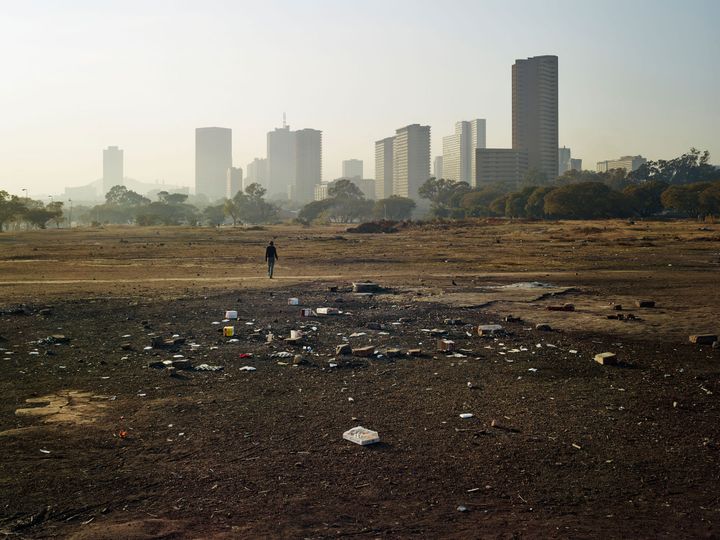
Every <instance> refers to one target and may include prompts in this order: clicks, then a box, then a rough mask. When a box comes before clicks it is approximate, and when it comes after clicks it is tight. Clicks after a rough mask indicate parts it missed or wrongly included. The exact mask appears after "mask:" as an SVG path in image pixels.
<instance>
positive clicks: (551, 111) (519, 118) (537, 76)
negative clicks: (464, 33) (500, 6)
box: [512, 56, 558, 180]
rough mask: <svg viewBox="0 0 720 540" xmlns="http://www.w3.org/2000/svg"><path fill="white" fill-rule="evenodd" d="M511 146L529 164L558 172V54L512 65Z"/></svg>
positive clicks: (549, 174) (550, 172) (552, 175)
mask: <svg viewBox="0 0 720 540" xmlns="http://www.w3.org/2000/svg"><path fill="white" fill-rule="evenodd" d="M512 146H513V149H515V150H523V151H525V152H527V159H528V167H529V168H537V169H538V170H540V171H541V172H543V173H545V175H546V176H547V178H548V180H553V179H554V178H555V177H556V176H557V173H558V57H557V56H534V57H532V58H528V59H526V60H516V61H515V64H514V65H513V67H512Z"/></svg>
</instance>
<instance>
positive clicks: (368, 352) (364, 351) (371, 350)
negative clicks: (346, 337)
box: [352, 345, 375, 356]
mask: <svg viewBox="0 0 720 540" xmlns="http://www.w3.org/2000/svg"><path fill="white" fill-rule="evenodd" d="M352 353H353V356H372V355H373V354H375V347H374V346H373V345H368V346H367V347H354V348H353V350H352Z"/></svg>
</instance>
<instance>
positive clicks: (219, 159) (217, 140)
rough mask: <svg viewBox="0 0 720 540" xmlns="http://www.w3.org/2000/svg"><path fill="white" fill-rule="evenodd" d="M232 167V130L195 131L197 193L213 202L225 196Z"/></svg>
mask: <svg viewBox="0 0 720 540" xmlns="http://www.w3.org/2000/svg"><path fill="white" fill-rule="evenodd" d="M230 167H232V130H231V129H228V128H221V127H205V128H196V129H195V193H196V194H203V195H207V197H208V198H209V199H210V200H211V201H212V200H216V199H220V198H222V197H224V196H225V193H226V186H227V170H228V169H229V168H230Z"/></svg>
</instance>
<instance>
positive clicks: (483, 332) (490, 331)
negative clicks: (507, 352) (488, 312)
mask: <svg viewBox="0 0 720 540" xmlns="http://www.w3.org/2000/svg"><path fill="white" fill-rule="evenodd" d="M502 331H503V327H502V326H500V325H499V324H481V325H480V326H478V335H479V336H481V337H489V336H495V335H497V334H500V333H502Z"/></svg>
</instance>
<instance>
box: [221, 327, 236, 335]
mask: <svg viewBox="0 0 720 540" xmlns="http://www.w3.org/2000/svg"><path fill="white" fill-rule="evenodd" d="M234 335H235V327H234V326H224V327H223V336H225V337H232V336H234Z"/></svg>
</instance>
